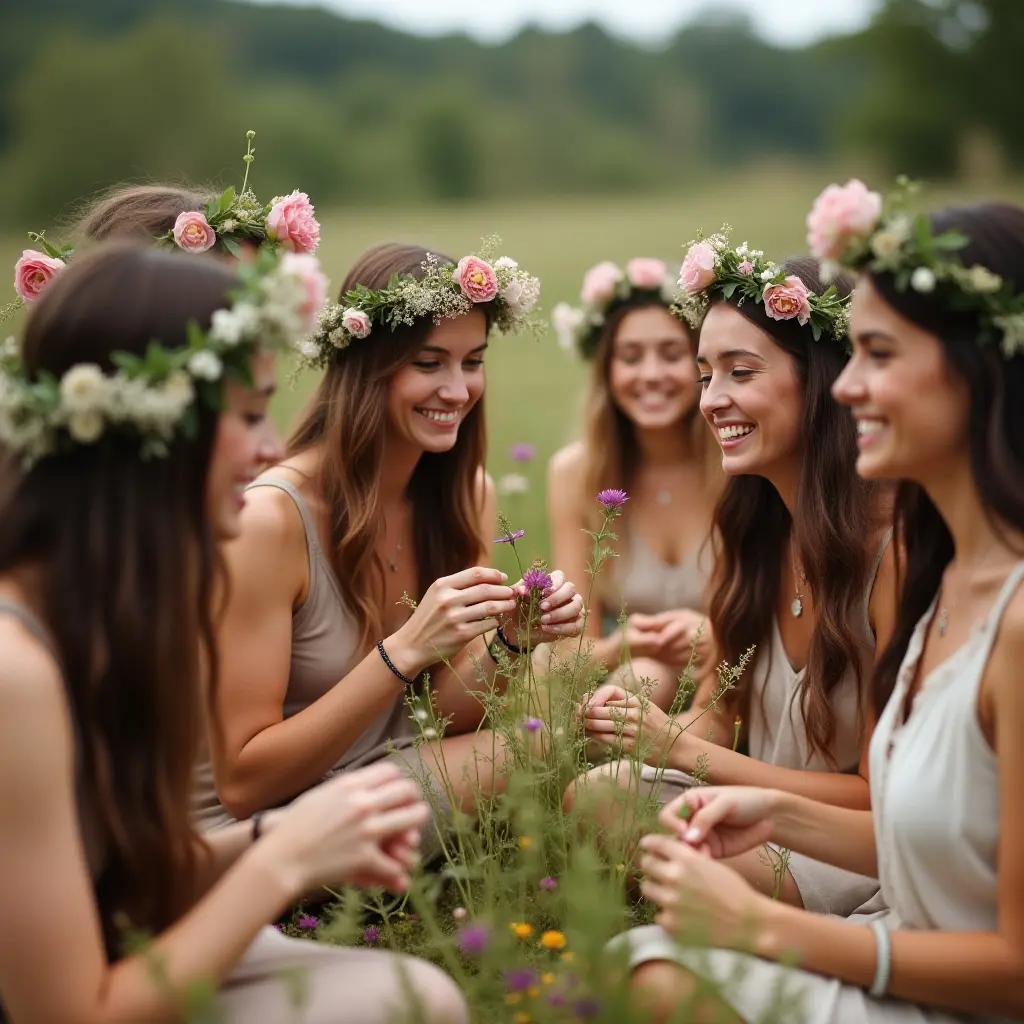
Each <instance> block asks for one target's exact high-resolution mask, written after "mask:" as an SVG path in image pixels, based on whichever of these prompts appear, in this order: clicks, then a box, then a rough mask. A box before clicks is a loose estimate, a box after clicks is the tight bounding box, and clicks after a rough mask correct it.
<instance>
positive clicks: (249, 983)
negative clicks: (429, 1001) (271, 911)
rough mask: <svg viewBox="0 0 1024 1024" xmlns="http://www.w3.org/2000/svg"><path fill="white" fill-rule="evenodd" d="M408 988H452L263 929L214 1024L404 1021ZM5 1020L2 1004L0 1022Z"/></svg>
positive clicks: (398, 964)
mask: <svg viewBox="0 0 1024 1024" xmlns="http://www.w3.org/2000/svg"><path fill="white" fill-rule="evenodd" d="M0 615H9V616H12V617H13V618H15V619H17V620H18V621H19V622H20V623H21V624H22V625H23V626H24V628H25V629H26V630H27V632H29V633H30V634H31V635H32V636H33V637H34V638H35V639H36V640H38V642H39V643H40V644H41V645H42V646H43V647H44V648H45V649H46V651H47V653H48V654H49V655H50V656H51V657H52V658H53V659H54V661H55V662H57V664H58V665H59V664H60V660H59V658H58V657H57V650H56V647H55V645H54V643H53V641H52V639H51V637H50V634H49V631H48V630H47V629H46V628H45V627H44V626H43V624H42V623H41V622H40V621H39V620H38V619H37V618H36V616H35V615H34V614H33V613H32V612H30V611H29V610H28V609H27V608H25V607H24V606H23V605H20V604H15V603H14V602H11V601H7V600H4V599H3V598H0ZM76 731H77V730H76ZM76 759H77V758H76ZM76 774H78V773H76ZM80 781H81V777H80V775H79V776H78V778H77V779H76V788H77V810H78V826H79V832H80V834H81V836H82V839H83V844H84V846H85V851H86V862H87V864H88V867H89V874H90V876H91V878H92V880H93V882H94V883H95V882H97V881H98V879H99V877H100V875H101V874H102V872H103V868H104V866H105V863H106V855H105V851H104V847H103V844H102V843H101V842H99V840H98V837H99V835H100V830H99V828H98V821H97V819H96V816H95V814H94V812H93V810H92V808H91V807H90V805H89V803H88V802H87V801H86V800H85V799H84V795H83V790H82V787H81V785H80ZM0 884H2V883H0ZM295 972H301V979H302V982H303V985H302V986H301V987H302V991H303V1002H302V1004H301V1006H300V1008H296V1006H295V1005H294V989H295V985H294V982H290V978H291V975H292V974H293V973H295ZM408 982H411V983H412V984H413V985H414V986H415V987H416V989H417V990H419V991H422V992H424V993H429V992H430V990H431V989H433V990H434V991H435V992H439V991H449V990H450V989H451V987H452V985H453V982H452V981H451V979H450V978H449V977H448V976H447V975H446V974H445V973H444V972H443V971H441V970H440V969H439V968H437V967H435V966H434V965H433V964H428V963H427V962H426V961H424V960H418V959H415V958H413V957H407V956H403V955H401V954H398V953H389V952H387V951H385V950H378V949H349V948H345V947H342V946H329V945H326V944H322V943H318V942H311V941H309V940H308V939H293V938H289V937H288V936H286V935H282V934H281V933H280V932H279V931H277V930H276V929H275V928H271V927H269V926H268V927H265V928H261V929H260V930H259V932H258V933H257V934H256V938H255V939H254V940H253V942H252V944H251V945H250V946H249V948H248V949H247V950H246V951H245V953H243V954H242V957H241V959H240V960H239V961H238V963H237V964H236V965H235V967H234V968H233V969H232V970H231V972H230V973H229V974H228V975H227V976H226V977H225V978H224V980H223V981H222V983H221V988H220V991H219V999H218V1002H219V1006H220V1009H221V1010H222V1011H223V1016H222V1017H218V1020H222V1021H223V1022H224V1024H282V1022H284V1021H293V1020H301V1021H302V1022H303V1024H389V1022H391V1021H394V1020H397V1019H402V1018H401V1014H402V1013H403V1012H405V1008H404V1007H403V1005H402V1004H403V993H404V992H405V989H404V988H403V986H404V985H405V984H406V983H408ZM2 995H3V994H2V993H0V1000H2ZM7 1020H8V1018H7V1017H5V1015H4V1009H3V1006H2V1004H0V1022H4V1021H7ZM452 1020H453V1022H455V1024H464V1022H465V1021H467V1020H468V1016H467V1014H466V1012H465V1011H463V1012H462V1013H461V1014H460V1015H459V1016H456V1017H453V1018H452Z"/></svg>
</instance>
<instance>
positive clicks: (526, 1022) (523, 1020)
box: [515, 1010, 533, 1024]
mask: <svg viewBox="0 0 1024 1024" xmlns="http://www.w3.org/2000/svg"><path fill="white" fill-rule="evenodd" d="M531 1020H533V1018H532V1017H531V1016H530V1015H529V1014H528V1013H523V1011H522V1010H520V1011H519V1013H517V1014H516V1015H515V1022H516V1024H530V1021H531Z"/></svg>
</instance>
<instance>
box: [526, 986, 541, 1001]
mask: <svg viewBox="0 0 1024 1024" xmlns="http://www.w3.org/2000/svg"><path fill="white" fill-rule="evenodd" d="M526 994H527V995H528V996H529V997H530V998H531V999H536V998H537V996H539V995H540V989H539V988H537V986H536V985H531V986H530V988H528V989H527V990H526Z"/></svg>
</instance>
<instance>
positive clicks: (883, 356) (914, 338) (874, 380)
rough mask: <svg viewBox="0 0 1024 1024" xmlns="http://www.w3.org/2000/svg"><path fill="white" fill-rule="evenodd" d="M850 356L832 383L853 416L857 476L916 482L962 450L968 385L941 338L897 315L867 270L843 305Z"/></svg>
mask: <svg viewBox="0 0 1024 1024" xmlns="http://www.w3.org/2000/svg"><path fill="white" fill-rule="evenodd" d="M850 336H851V339H852V342H853V357H852V358H851V359H850V362H849V363H848V364H847V366H846V368H845V369H844V370H843V372H842V373H841V374H840V376H839V379H838V380H837V381H836V383H835V384H834V385H833V388H832V394H833V396H834V397H835V399H836V401H837V402H841V403H842V404H843V405H846V406H849V407H850V409H851V410H852V411H853V415H854V418H855V419H856V421H857V446H858V450H859V454H858V457H857V472H858V474H859V475H860V476H862V477H870V478H877V477H886V478H890V479H894V478H903V479H907V480H916V481H917V482H919V483H923V482H924V481H925V480H927V479H928V478H930V477H931V476H932V475H933V473H934V471H935V470H939V471H940V472H942V471H943V467H948V466H949V465H950V463H951V461H952V460H953V459H956V458H957V457H959V456H962V455H963V454H964V453H965V452H966V451H967V444H968V437H967V434H968V416H969V412H970V392H969V389H968V386H967V382H966V381H964V380H963V379H962V378H960V377H959V376H957V375H956V374H954V373H953V372H952V371H951V370H950V368H949V365H948V363H947V362H946V358H945V356H944V354H943V352H942V343H941V342H940V341H939V339H938V338H937V337H936V336H935V335H934V334H930V333H929V332H928V331H926V330H925V329H924V328H923V327H919V326H918V325H917V324H915V323H913V322H912V321H910V320H907V319H905V318H904V317H903V316H901V315H900V314H899V313H898V312H897V311H896V310H895V309H893V308H892V306H890V305H889V304H888V303H887V302H886V301H885V299H883V298H882V296H881V294H880V293H879V292H878V289H877V288H875V286H874V285H873V284H872V282H871V280H870V278H868V277H866V276H864V277H861V279H860V280H859V281H858V282H857V288H856V290H855V291H854V293H853V305H852V307H851V310H850Z"/></svg>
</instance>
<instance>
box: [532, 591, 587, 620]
mask: <svg viewBox="0 0 1024 1024" xmlns="http://www.w3.org/2000/svg"><path fill="white" fill-rule="evenodd" d="M582 615H583V598H582V597H580V596H579V594H577V595H576V596H575V597H573V598H572V600H570V601H569V603H568V604H563V605H559V606H558V607H557V608H553V609H552V610H551V611H549V612H545V613H544V614H543V615H542V616H541V617H540V621H541V624H542V625H545V626H546V625H548V624H549V623H550V624H552V625H563V626H564V625H566V624H568V623H573V622H576V621H577V620H579V619H580V618H581V617H582Z"/></svg>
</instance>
